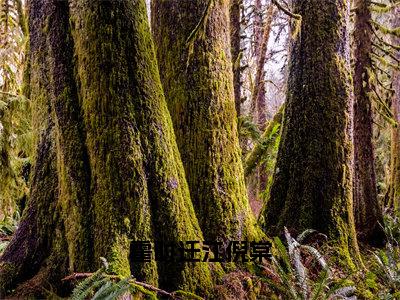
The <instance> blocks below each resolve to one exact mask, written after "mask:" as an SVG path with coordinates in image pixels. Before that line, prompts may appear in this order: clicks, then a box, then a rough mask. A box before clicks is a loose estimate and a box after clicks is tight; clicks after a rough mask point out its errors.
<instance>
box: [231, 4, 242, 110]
mask: <svg viewBox="0 0 400 300" xmlns="http://www.w3.org/2000/svg"><path fill="white" fill-rule="evenodd" d="M242 2H243V0H231V3H230V8H229V16H230V24H231V27H230V28H231V56H232V71H233V88H234V95H235V108H236V115H237V116H240V109H241V108H240V106H241V104H242V96H241V82H240V81H241V69H240V67H241V66H240V61H241V56H242V54H241V49H240V40H241V37H240V34H241V32H240V23H241V15H240V7H241V5H242Z"/></svg>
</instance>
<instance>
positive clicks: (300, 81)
mask: <svg viewBox="0 0 400 300" xmlns="http://www.w3.org/2000/svg"><path fill="white" fill-rule="evenodd" d="M349 10H350V6H349V1H345V0H330V1H325V2H324V5H321V3H320V1H318V0H310V1H304V0H295V1H293V11H294V13H297V14H300V15H301V16H302V23H301V32H300V35H299V36H298V37H297V38H296V40H295V41H294V42H293V46H292V47H293V48H292V52H291V57H290V64H289V77H288V78H289V79H288V92H287V102H286V108H285V118H284V122H283V129H282V136H281V142H280V147H279V150H278V157H277V163H276V167H275V173H274V179H273V184H272V187H271V193H270V199H269V200H268V202H267V204H266V205H267V206H266V208H265V209H264V214H263V220H261V221H263V223H264V226H265V227H264V228H265V230H266V231H267V232H268V233H270V234H271V235H276V234H280V233H282V231H283V227H284V226H286V227H288V229H289V230H292V231H294V232H299V231H300V232H301V231H303V230H305V229H309V228H312V229H315V230H318V231H319V232H322V233H325V234H328V235H329V236H330V237H331V238H332V239H333V240H335V241H336V242H337V244H338V246H339V247H340V249H341V253H340V254H341V255H342V257H343V258H344V259H346V260H347V261H348V262H349V264H351V262H352V259H351V258H350V257H351V255H353V258H355V259H356V260H358V258H359V252H358V247H357V242H356V234H355V227H354V217H353V205H352V168H351V160H352V159H351V158H352V147H351V137H352V133H351V130H352V128H351V119H350V118H349V116H350V115H351V114H350V112H351V94H352V89H351V86H350V82H351V80H350V78H349V77H350V72H349V64H350V59H349V57H350V55H349V50H350V45H349V37H348V31H347V30H348V29H347V28H348V27H347V26H348V21H349Z"/></svg>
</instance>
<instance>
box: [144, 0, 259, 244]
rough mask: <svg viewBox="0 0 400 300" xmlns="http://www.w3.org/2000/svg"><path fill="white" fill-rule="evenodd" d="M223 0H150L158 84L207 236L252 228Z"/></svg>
mask: <svg viewBox="0 0 400 300" xmlns="http://www.w3.org/2000/svg"><path fill="white" fill-rule="evenodd" d="M229 2H230V1H228V0H215V1H214V0H212V1H210V0H194V1H178V0H169V1H162V0H154V1H153V6H152V13H153V16H152V22H153V26H152V28H153V31H154V37H155V42H156V45H157V57H158V61H159V64H160V75H161V81H162V83H163V86H164V91H165V96H166V100H167V103H168V108H169V110H170V113H171V116H172V120H173V123H174V128H175V133H176V136H177V142H178V146H179V150H180V153H181V156H182V161H183V164H184V167H185V171H186V176H187V180H188V183H189V188H190V193H191V197H192V201H193V204H194V206H195V210H196V213H197V217H198V219H199V222H200V226H201V228H202V230H203V233H204V236H205V237H206V238H207V239H211V240H217V239H222V240H227V239H233V238H242V239H243V238H245V237H251V236H254V235H255V228H254V217H253V216H252V214H251V210H250V206H249V204H248V200H247V197H246V188H245V184H244V175H243V167H242V164H241V158H240V148H239V141H238V137H237V122H236V112H235V103H234V96H233V77H232V64H231V49H230V29H229V28H230V25H229Z"/></svg>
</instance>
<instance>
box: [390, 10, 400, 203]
mask: <svg viewBox="0 0 400 300" xmlns="http://www.w3.org/2000/svg"><path fill="white" fill-rule="evenodd" d="M399 15H400V7H398V6H397V7H396V8H394V9H393V13H392V16H391V18H392V21H391V27H392V28H398V27H400V17H399ZM391 43H392V44H393V45H397V46H399V45H400V38H399V37H397V36H395V35H392V41H391ZM396 57H397V59H400V52H397V54H396ZM392 82H393V90H394V95H393V98H392V111H393V116H394V118H395V120H396V122H397V123H398V124H400V71H399V70H393V76H392ZM390 170H391V174H390V183H389V193H388V194H389V195H388V196H389V199H388V200H389V201H388V206H389V207H391V208H392V209H394V210H395V211H398V210H399V208H400V126H397V127H393V128H392V137H391V163H390Z"/></svg>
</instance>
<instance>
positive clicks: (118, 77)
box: [0, 0, 211, 295]
mask: <svg viewBox="0 0 400 300" xmlns="http://www.w3.org/2000/svg"><path fill="white" fill-rule="evenodd" d="M29 29H30V62H31V70H30V74H31V75H30V82H29V84H30V91H31V95H30V96H31V99H32V101H33V104H34V107H33V110H34V122H33V124H34V129H35V135H36V137H37V138H36V141H37V145H38V146H37V150H36V154H35V166H34V170H33V179H32V187H31V195H30V200H29V203H28V207H27V208H26V209H25V212H24V215H23V217H22V221H21V224H20V226H19V228H18V230H17V232H16V233H15V235H14V237H13V239H12V241H11V242H10V244H9V246H8V247H7V249H6V250H5V252H4V254H3V256H2V257H1V260H0V295H4V294H5V293H7V291H9V290H11V289H13V288H15V287H16V286H18V288H17V293H22V294H25V293H28V294H30V293H33V294H35V293H38V290H39V289H41V288H49V286H48V284H52V285H53V288H54V287H55V288H57V287H60V285H61V281H60V278H61V277H62V276H65V275H67V274H68V273H70V272H76V271H78V272H79V271H90V270H93V269H96V268H97V267H98V266H99V263H98V261H99V257H105V258H106V259H107V260H108V262H109V264H110V270H111V271H112V272H115V273H117V274H121V275H128V274H130V273H131V272H132V273H133V275H134V276H135V278H137V279H139V280H146V281H147V282H150V283H152V284H159V285H161V286H163V287H165V288H167V289H176V288H183V289H186V290H191V291H197V292H201V293H203V292H205V291H206V290H207V289H208V288H209V287H210V286H211V277H210V272H209V269H208V267H205V266H204V265H201V264H195V265H193V264H190V265H189V264H188V263H178V264H176V263H175V264H170V263H164V264H161V263H160V264H158V265H156V264H155V262H154V260H153V261H152V262H151V263H147V264H140V263H136V262H134V263H132V260H131V255H130V254H131V253H130V242H129V240H130V239H132V240H139V241H140V240H144V241H147V240H148V241H151V240H160V241H171V242H173V241H187V240H202V233H201V230H200V228H199V225H198V222H197V219H196V216H195V212H194V209H193V206H192V203H191V201H190V197H189V190H188V187H187V183H186V181H185V177H184V169H183V166H182V163H181V161H180V157H179V152H178V147H177V145H176V141H175V140H174V133H173V127H172V121H171V119H170V116H169V113H168V108H167V105H166V103H165V100H164V97H163V93H162V88H161V83H160V79H159V74H158V70H157V63H156V59H155V53H154V49H153V42H152V38H151V34H150V30H149V26H148V20H147V13H146V7H145V1H144V0H140V1H128V0H122V1H111V0H110V1H104V0H96V1H93V0H84V1H81V0H79V1H77V0H70V1H57V0H51V1H43V0H30V1H29ZM21 283H22V284H21ZM39 293H40V291H39Z"/></svg>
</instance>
